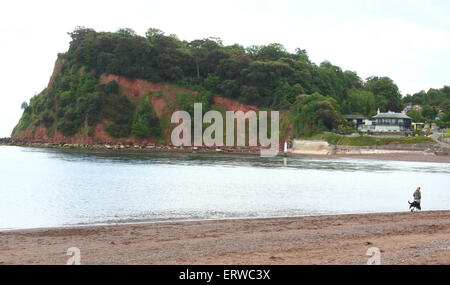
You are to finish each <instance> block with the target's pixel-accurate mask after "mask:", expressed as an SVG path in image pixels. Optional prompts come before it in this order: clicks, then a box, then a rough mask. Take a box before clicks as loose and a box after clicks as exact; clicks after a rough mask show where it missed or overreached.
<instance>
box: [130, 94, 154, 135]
mask: <svg viewBox="0 0 450 285" xmlns="http://www.w3.org/2000/svg"><path fill="white" fill-rule="evenodd" d="M131 134H132V135H133V136H135V137H137V138H140V139H143V138H147V137H159V136H160V134H161V128H160V124H159V118H158V117H157V116H156V114H155V112H154V110H153V106H152V104H151V103H150V98H149V97H148V96H147V97H144V98H143V99H141V100H140V102H139V104H138V106H137V108H136V115H135V119H134V122H133V126H132V128H131Z"/></svg>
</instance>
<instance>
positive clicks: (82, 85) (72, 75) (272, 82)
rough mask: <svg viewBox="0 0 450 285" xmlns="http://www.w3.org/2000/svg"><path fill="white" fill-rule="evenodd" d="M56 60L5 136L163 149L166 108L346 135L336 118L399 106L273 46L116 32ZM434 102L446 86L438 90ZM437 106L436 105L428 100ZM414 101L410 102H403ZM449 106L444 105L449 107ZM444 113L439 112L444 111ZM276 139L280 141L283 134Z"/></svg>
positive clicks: (83, 34)
mask: <svg viewBox="0 0 450 285" xmlns="http://www.w3.org/2000/svg"><path fill="white" fill-rule="evenodd" d="M70 35H71V37H72V41H71V43H70V48H69V50H68V51H67V52H66V53H63V54H59V55H58V59H57V61H56V64H55V69H54V72H53V74H52V76H51V79H50V82H49V84H48V86H47V88H46V89H44V90H43V91H42V92H41V93H39V94H38V95H37V96H35V97H33V98H32V99H31V100H30V102H29V103H24V104H23V105H22V107H23V109H24V113H23V115H22V118H21V119H20V121H19V123H18V124H17V126H16V127H15V129H14V131H13V133H12V137H15V138H22V139H25V140H30V141H48V142H68V143H98V142H135V141H136V142H142V143H149V142H168V138H169V137H170V130H171V128H172V127H173V126H172V125H171V124H170V115H171V113H172V112H173V111H174V110H187V111H192V108H193V103H195V102H201V103H202V104H203V110H208V109H216V110H220V111H224V110H226V109H229V110H235V108H241V109H243V110H248V109H254V110H257V109H258V108H261V109H274V110H280V111H282V113H283V114H284V116H283V118H284V120H285V121H284V122H283V126H282V132H283V131H284V132H286V131H287V130H288V129H289V127H288V126H289V125H292V127H293V129H292V132H293V135H294V136H302V135H308V134H313V133H317V132H322V131H327V130H333V131H336V132H346V131H348V130H349V128H350V129H351V127H352V126H348V125H347V123H346V122H345V120H343V119H342V114H344V113H359V114H363V115H371V114H374V113H375V112H376V110H377V108H380V109H381V110H382V111H387V110H392V111H400V110H402V109H403V107H404V103H405V102H403V101H402V97H401V94H400V92H399V90H398V87H397V86H396V85H395V83H394V82H393V81H392V80H391V79H389V78H387V77H371V78H368V79H367V80H366V81H363V80H362V79H361V78H359V77H358V75H357V74H356V73H355V72H351V71H342V70H341V68H339V67H337V66H334V65H332V64H331V63H329V62H323V63H321V64H320V65H319V66H317V65H315V64H314V63H312V62H311V61H310V60H309V58H308V54H307V52H306V51H305V50H301V49H297V50H296V52H295V53H289V52H287V51H286V50H285V49H284V47H283V46H282V45H280V44H270V45H267V46H250V47H247V48H244V47H243V46H240V45H237V44H235V45H231V46H225V45H223V44H222V42H221V40H220V39H217V38H208V39H202V40H194V41H191V42H186V41H182V40H179V39H178V38H177V37H176V36H174V35H170V36H167V35H164V33H163V32H161V31H160V30H157V29H149V30H148V31H147V33H146V36H145V37H141V36H138V35H136V34H135V33H134V32H133V31H132V30H130V29H121V30H119V31H118V32H116V33H110V32H96V31H94V30H92V29H85V28H77V29H75V30H74V31H73V32H72V33H70ZM438 91H439V92H440V93H439V94H438V95H435V96H441V97H442V96H443V97H442V98H441V97H439V98H441V100H439V101H440V102H445V100H447V99H449V100H450V94H449V88H448V87H444V88H443V89H441V90H438ZM433 98H437V97H433ZM408 100H411V101H412V100H416V97H413V96H412V97H411V96H409V97H408ZM449 106H450V104H449ZM444 107H445V106H444ZM282 135H285V133H283V134H282Z"/></svg>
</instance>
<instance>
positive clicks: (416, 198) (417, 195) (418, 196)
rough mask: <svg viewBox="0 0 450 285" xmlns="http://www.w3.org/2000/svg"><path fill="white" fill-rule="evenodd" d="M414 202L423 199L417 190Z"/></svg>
mask: <svg viewBox="0 0 450 285" xmlns="http://www.w3.org/2000/svg"><path fill="white" fill-rule="evenodd" d="M413 197H414V200H420V199H421V198H422V195H421V194H420V191H419V190H416V191H415V192H414V194H413Z"/></svg>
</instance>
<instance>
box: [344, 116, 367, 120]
mask: <svg viewBox="0 0 450 285" xmlns="http://www.w3.org/2000/svg"><path fill="white" fill-rule="evenodd" d="M344 119H346V120H359V119H361V120H364V119H365V118H364V116H361V115H344Z"/></svg>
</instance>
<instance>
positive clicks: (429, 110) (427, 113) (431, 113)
mask: <svg viewBox="0 0 450 285" xmlns="http://www.w3.org/2000/svg"><path fill="white" fill-rule="evenodd" d="M422 115H423V116H424V117H425V118H426V119H428V120H434V118H435V117H436V115H437V111H436V109H435V108H433V107H431V106H430V105H425V106H423V107H422Z"/></svg>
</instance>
